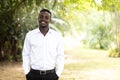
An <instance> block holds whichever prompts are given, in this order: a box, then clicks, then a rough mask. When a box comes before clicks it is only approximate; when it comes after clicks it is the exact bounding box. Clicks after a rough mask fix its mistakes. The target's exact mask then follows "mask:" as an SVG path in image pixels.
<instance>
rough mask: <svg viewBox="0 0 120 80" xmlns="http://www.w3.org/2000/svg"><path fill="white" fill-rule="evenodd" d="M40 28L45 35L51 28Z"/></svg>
mask: <svg viewBox="0 0 120 80" xmlns="http://www.w3.org/2000/svg"><path fill="white" fill-rule="evenodd" d="M39 30H40V32H41V33H42V34H43V35H44V36H45V35H46V33H47V32H48V30H49V28H48V27H46V28H42V27H39Z"/></svg>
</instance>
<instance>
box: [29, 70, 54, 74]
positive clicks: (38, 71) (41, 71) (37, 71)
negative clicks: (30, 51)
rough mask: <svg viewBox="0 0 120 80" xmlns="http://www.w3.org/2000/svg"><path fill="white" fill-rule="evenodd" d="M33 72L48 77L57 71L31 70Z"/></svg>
mask: <svg viewBox="0 0 120 80" xmlns="http://www.w3.org/2000/svg"><path fill="white" fill-rule="evenodd" d="M31 71H32V72H34V73H39V74H40V75H46V74H49V73H55V69H51V70H35V69H31Z"/></svg>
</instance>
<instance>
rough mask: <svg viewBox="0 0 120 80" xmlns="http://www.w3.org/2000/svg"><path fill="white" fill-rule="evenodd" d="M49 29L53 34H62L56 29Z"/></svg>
mask: <svg viewBox="0 0 120 80" xmlns="http://www.w3.org/2000/svg"><path fill="white" fill-rule="evenodd" d="M50 31H51V32H52V34H53V35H56V36H62V34H61V32H59V31H56V30H53V29H50Z"/></svg>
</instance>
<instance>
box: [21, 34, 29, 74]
mask: <svg viewBox="0 0 120 80" xmlns="http://www.w3.org/2000/svg"><path fill="white" fill-rule="evenodd" d="M22 59H23V70H24V73H25V74H28V73H29V71H30V43H29V37H28V34H27V35H26V37H25V41H24V45H23V51H22Z"/></svg>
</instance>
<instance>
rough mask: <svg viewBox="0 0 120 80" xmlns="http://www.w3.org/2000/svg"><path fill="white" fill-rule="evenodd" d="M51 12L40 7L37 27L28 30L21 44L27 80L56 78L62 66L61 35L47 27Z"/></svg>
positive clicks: (52, 79) (55, 79)
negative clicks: (22, 44)
mask: <svg viewBox="0 0 120 80" xmlns="http://www.w3.org/2000/svg"><path fill="white" fill-rule="evenodd" d="M50 21H51V12H50V11H49V10H47V9H42V10H41V11H40V13H39V16H38V22H39V28H37V29H34V30H32V31H29V32H28V33H27V34H26V38H25V41H24V46H23V52H22V57H23V69H24V72H25V75H26V79H27V80H58V79H59V77H60V75H61V73H62V71H63V68H64V51H63V43H62V36H61V34H60V33H58V32H56V31H54V30H52V29H50V28H49V23H50Z"/></svg>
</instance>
